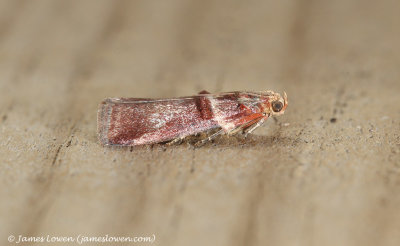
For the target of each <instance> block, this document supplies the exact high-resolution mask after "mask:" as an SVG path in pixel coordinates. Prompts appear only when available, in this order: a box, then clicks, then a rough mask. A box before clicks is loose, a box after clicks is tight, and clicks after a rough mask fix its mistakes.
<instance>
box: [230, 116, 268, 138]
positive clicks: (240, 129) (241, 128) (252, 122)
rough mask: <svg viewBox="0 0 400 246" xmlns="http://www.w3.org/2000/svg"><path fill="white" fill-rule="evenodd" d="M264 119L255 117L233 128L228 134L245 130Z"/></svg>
mask: <svg viewBox="0 0 400 246" xmlns="http://www.w3.org/2000/svg"><path fill="white" fill-rule="evenodd" d="M262 119H263V118H262V117H259V118H256V119H253V120H252V121H250V122H247V123H246V124H243V125H240V126H238V127H236V128H234V129H232V130H231V131H229V132H228V134H229V135H235V134H236V133H238V132H241V131H245V130H246V129H248V128H252V126H253V125H255V124H257V123H258V122H259V121H260V120H262Z"/></svg>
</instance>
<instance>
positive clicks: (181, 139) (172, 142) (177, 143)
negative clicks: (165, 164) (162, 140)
mask: <svg viewBox="0 0 400 246" xmlns="http://www.w3.org/2000/svg"><path fill="white" fill-rule="evenodd" d="M183 139H184V137H178V138H175V139H173V140H171V141H169V142H168V143H166V144H165V145H168V146H171V145H175V144H176V145H179V144H181V143H182V141H183Z"/></svg>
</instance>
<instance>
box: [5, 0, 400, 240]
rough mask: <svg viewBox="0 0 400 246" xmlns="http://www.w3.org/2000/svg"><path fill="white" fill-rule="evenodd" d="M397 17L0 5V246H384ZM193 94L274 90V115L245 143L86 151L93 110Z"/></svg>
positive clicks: (305, 5)
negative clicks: (93, 239) (108, 245)
mask: <svg viewBox="0 0 400 246" xmlns="http://www.w3.org/2000/svg"><path fill="white" fill-rule="evenodd" d="M399 7H400V2H397V1H391V0H383V1H361V0H351V1H349V0H338V1H325V0H323V1H312V0H301V1H290V0H283V1H271V0H268V1H259V0H251V1H229V0H222V1H212V0H205V1H183V0H168V1H144V0H141V1H130V0H118V1H112V0H83V1H66V0H41V1H27V0H8V1H7V0H6V1H0V57H1V59H0V91H1V97H0V130H1V134H0V187H1V188H0V196H1V200H0V218H1V220H0V241H1V242H2V243H1V244H2V245H3V244H4V245H5V243H6V242H7V237H8V236H9V235H14V236H17V237H18V235H23V236H45V235H51V236H73V237H76V236H78V235H79V234H82V235H87V236H103V235H106V234H109V235H117V236H118V235H119V236H138V235H139V236H146V235H152V234H155V235H156V241H155V244H156V245H398V244H399V243H400V229H399V228H400V215H399V213H398V208H399V206H400V193H399V187H400V148H399V147H400V106H399V105H400V97H399V96H398V93H399V91H400V83H399V78H400V70H399V69H398V68H399V67H400V50H399V49H398V44H399V43H400V28H399V25H400V15H399V14H398V9H399ZM203 89H206V90H208V91H212V92H222V91H232V90H268V89H271V90H275V91H279V92H283V91H286V92H287V93H288V96H289V103H290V104H289V107H288V109H287V110H286V113H285V115H284V116H283V117H280V118H278V119H277V120H269V121H268V122H267V123H266V124H265V126H264V127H261V128H259V129H257V130H256V131H255V132H254V134H253V135H252V136H251V137H250V138H249V139H247V140H243V139H240V138H230V139H228V138H220V139H217V140H216V141H215V142H214V143H213V144H209V145H206V146H204V147H202V148H198V149H192V148H189V147H188V146H187V145H186V144H182V145H179V146H172V147H167V148H164V147H163V146H158V145H155V146H153V147H149V146H145V147H137V148H136V147H135V148H104V147H102V146H100V144H99V143H98V140H97V136H96V110H97V105H98V103H100V102H101V100H102V99H103V98H106V97H174V96H186V95H192V94H196V93H197V92H198V91H200V90H203ZM128 244H129V243H128ZM63 245H76V244H74V243H72V244H63ZM89 245H90V244H89ZM116 245H125V244H123V243H122V244H121V243H118V244H116ZM129 245H131V244H129Z"/></svg>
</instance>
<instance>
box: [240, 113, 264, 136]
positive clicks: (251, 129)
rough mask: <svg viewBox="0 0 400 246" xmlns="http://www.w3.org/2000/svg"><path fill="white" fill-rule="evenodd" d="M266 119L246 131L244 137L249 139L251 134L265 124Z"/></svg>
mask: <svg viewBox="0 0 400 246" xmlns="http://www.w3.org/2000/svg"><path fill="white" fill-rule="evenodd" d="M265 119H266V117H263V118H262V119H261V120H260V121H258V122H257V123H256V124H254V125H252V126H250V127H249V128H248V129H247V130H246V132H245V134H244V137H245V138H247V135H249V134H250V133H252V132H253V131H254V130H255V129H257V128H258V127H260V126H261V125H262V124H263V123H264V121H265Z"/></svg>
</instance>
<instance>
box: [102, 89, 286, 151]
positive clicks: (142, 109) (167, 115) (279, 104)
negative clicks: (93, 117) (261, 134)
mask: <svg viewBox="0 0 400 246" xmlns="http://www.w3.org/2000/svg"><path fill="white" fill-rule="evenodd" d="M287 106H288V99H287V95H286V93H284V94H283V97H282V96H281V95H280V94H279V93H275V92H273V91H260V92H245V91H234V92H227V93H218V94H211V93H209V92H207V91H202V92H200V93H199V94H198V95H195V96H190V97H178V98H169V99H149V98H107V99H105V100H104V101H103V102H101V104H100V105H99V109H98V117H97V118H98V119H97V128H98V137H99V140H100V142H101V144H103V145H109V146H135V145H144V144H155V143H166V142H167V143H169V144H172V143H176V142H179V141H181V140H182V139H184V138H185V137H188V136H192V135H197V134H199V133H203V132H214V133H213V134H210V135H208V137H207V138H204V139H202V140H199V142H197V143H196V144H197V145H202V144H204V143H206V142H208V141H211V140H212V139H214V138H216V137H217V136H219V135H222V134H227V135H229V136H231V135H234V134H236V133H239V132H242V133H244V134H245V136H247V134H250V133H252V132H253V131H254V130H255V129H257V128H258V127H259V126H261V125H262V124H263V123H264V122H265V120H267V119H268V117H271V116H278V115H282V114H283V113H284V112H285V109H286V107H287Z"/></svg>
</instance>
